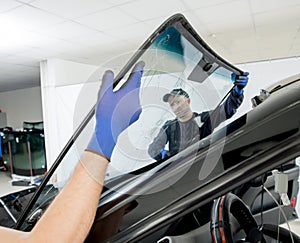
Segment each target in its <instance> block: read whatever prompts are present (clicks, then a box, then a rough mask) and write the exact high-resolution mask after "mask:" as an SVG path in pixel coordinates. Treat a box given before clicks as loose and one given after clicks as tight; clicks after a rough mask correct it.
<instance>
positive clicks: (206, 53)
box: [15, 14, 243, 229]
mask: <svg viewBox="0 0 300 243" xmlns="http://www.w3.org/2000/svg"><path fill="white" fill-rule="evenodd" d="M171 26H173V27H175V28H176V29H177V30H178V31H179V32H180V33H181V34H182V35H183V36H184V37H185V38H186V39H188V40H189V41H190V42H191V43H192V44H193V45H195V46H196V47H197V49H198V50H200V51H201V52H202V53H203V57H204V58H205V60H206V62H207V63H211V64H213V63H215V64H216V65H217V67H224V68H226V69H228V70H230V71H232V72H233V73H235V74H236V75H241V74H243V71H241V70H240V69H238V68H236V67H235V66H233V65H231V64H230V63H229V62H227V61H226V60H225V59H223V58H222V57H220V56H219V55H218V54H216V53H215V52H214V51H213V50H212V49H211V48H210V47H209V46H208V45H207V44H206V43H205V42H204V41H203V40H202V38H201V37H200V36H199V35H198V34H197V32H196V31H195V30H194V28H193V27H192V26H191V24H190V23H189V22H188V21H187V19H186V18H185V17H184V16H183V15H182V14H175V15H173V16H171V17H170V18H169V19H167V20H166V21H165V22H164V23H163V24H162V25H161V26H160V27H158V29H157V30H155V31H154V32H153V34H152V35H151V36H150V37H149V38H148V39H147V40H146V41H145V42H144V43H143V44H142V45H141V47H140V48H139V49H138V50H137V51H136V52H135V54H134V55H133V56H132V57H131V58H130V59H129V60H128V62H127V63H126V64H125V65H124V67H123V68H122V69H121V71H120V72H119V73H118V74H117V75H116V78H115V83H114V86H115V87H116V86H117V85H118V83H119V82H120V81H121V80H122V79H123V77H124V76H125V75H126V74H127V73H128V72H129V70H130V69H131V68H132V66H133V65H134V64H135V63H136V62H137V61H138V60H139V58H140V57H141V56H142V55H143V53H144V52H145V51H146V50H147V49H148V48H149V47H150V46H151V44H152V43H153V42H154V41H155V40H156V39H157V38H158V37H159V35H160V34H161V33H162V32H163V31H165V30H166V29H167V28H169V27H171ZM94 110H95V109H94V107H93V108H92V109H91V110H90V112H89V113H88V114H87V116H86V117H85V119H84V120H83V121H82V123H81V124H80V125H79V126H78V128H77V129H76V131H75V132H74V134H73V135H72V137H71V138H70V139H69V141H68V142H67V144H66V145H65V147H64V148H63V149H62V151H61V152H60V154H59V155H58V157H57V159H56V160H55V162H54V163H53V165H52V167H51V168H50V169H49V171H48V173H47V175H46V176H45V178H44V180H43V181H42V183H41V184H40V185H39V187H38V188H37V190H36V192H35V193H34V195H33V196H32V198H31V200H30V202H29V203H28V205H27V207H26V208H25V210H24V211H23V213H22V215H21V216H20V218H19V220H18V222H17V224H16V226H15V228H16V229H20V228H21V226H22V224H23V223H24V221H25V220H26V218H27V217H28V214H29V212H31V210H32V208H33V206H34V205H35V203H36V201H37V200H38V198H39V196H40V194H41V193H42V191H43V189H44V188H45V186H46V185H47V183H48V181H49V180H50V178H51V177H52V175H53V174H54V172H55V171H56V169H57V168H58V166H59V165H60V163H61V162H62V160H63V158H64V157H65V156H66V154H67V153H68V151H69V150H70V149H71V147H72V146H73V144H74V143H75V141H76V140H77V138H78V137H79V135H80V134H81V132H82V131H83V130H84V128H85V127H86V126H87V124H88V123H89V121H90V120H91V119H92V118H93V116H94Z"/></svg>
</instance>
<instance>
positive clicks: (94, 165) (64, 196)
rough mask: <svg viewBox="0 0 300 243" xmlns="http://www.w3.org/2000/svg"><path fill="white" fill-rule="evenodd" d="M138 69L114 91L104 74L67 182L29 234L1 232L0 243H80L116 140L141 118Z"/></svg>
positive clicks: (139, 66)
mask: <svg viewBox="0 0 300 243" xmlns="http://www.w3.org/2000/svg"><path fill="white" fill-rule="evenodd" d="M143 68H144V63H143V62H139V63H137V65H136V66H135V67H134V68H133V72H132V73H131V75H130V76H129V78H128V80H127V82H126V84H125V85H124V86H123V87H122V88H121V89H119V90H118V91H116V92H113V81H114V75H113V73H112V72H111V71H106V72H105V74H104V76H103V79H102V85H101V89H100V91H99V94H98V101H97V104H96V110H95V112H96V114H95V116H96V126H95V130H94V133H93V135H92V138H91V140H90V142H89V144H88V146H87V148H86V150H85V152H84V153H83V154H82V156H81V158H80V160H79V163H78V165H77V166H76V168H75V170H74V172H73V175H72V176H71V178H70V180H69V182H68V183H67V184H66V186H65V187H64V188H63V190H62V191H61V192H60V193H59V194H58V196H57V197H56V198H55V199H54V201H53V202H52V203H51V204H50V206H49V207H48V209H47V210H46V212H45V213H44V214H43V215H42V217H41V218H40V220H39V221H38V222H37V224H36V225H35V226H34V228H33V229H32V230H31V231H30V232H23V231H18V230H14V229H8V228H4V227H0V238H1V242H2V243H11V242H30V243H32V242H72V243H74V242H84V240H85V239H86V237H87V235H88V233H89V231H90V228H91V226H92V224H93V220H94V217H95V213H96V210H97V206H98V201H99V197H100V193H101V191H102V188H103V182H104V178H105V174H106V169H107V166H108V163H109V161H110V157H111V154H112V151H113V149H114V147H115V144H116V139H117V138H118V136H119V134H120V133H121V132H122V131H123V130H125V129H126V128H127V127H128V126H130V125H131V124H132V123H133V122H135V121H136V120H137V119H138V118H139V115H140V113H141V105H140V99H139V89H140V84H141V77H142V74H143ZM112 120H113V122H112Z"/></svg>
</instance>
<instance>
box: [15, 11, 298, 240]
mask: <svg viewBox="0 0 300 243" xmlns="http://www.w3.org/2000/svg"><path fill="white" fill-rule="evenodd" d="M179 37H180V38H179ZM178 38H179V39H180V40H182V39H183V38H184V39H185V42H184V43H183V44H182V43H181V44H182V45H181V46H180V45H177V44H178ZM173 40H174V43H175V44H174V43H173V44H172V41H173ZM168 41H169V42H171V45H169V44H168ZM185 48H190V49H189V50H187V49H185ZM149 50H150V52H149ZM157 50H159V53H158V51H157ZM190 50H192V51H194V50H196V51H197V52H195V53H194V52H192V51H190ZM165 51H167V52H168V53H165ZM162 52H163V53H162ZM183 52H184V53H185V54H186V53H188V54H189V55H191V56H193V55H194V54H195V55H194V56H196V54H197V55H198V52H199V53H200V54H201V55H198V57H197V58H196V59H192V58H191V59H190V60H187V58H186V59H184V60H183V61H184V65H183V64H182V63H183V62H182V59H181V57H182V56H183V54H182V53H183ZM153 53H154V54H153ZM170 56H172V57H171V58H170ZM191 56H189V58H190V57H191ZM165 57H167V59H166V58H165ZM172 58H173V59H172ZM156 59H159V62H155V63H156V65H152V66H151V67H149V66H148V67H149V68H148V70H147V71H146V72H145V74H144V76H145V78H147V77H148V78H149V77H151V78H153V77H160V76H159V75H165V74H166V73H167V74H168V73H171V74H172V75H173V73H183V72H186V70H187V69H188V67H190V65H192V69H191V70H190V69H189V72H188V75H186V78H187V79H188V80H190V81H192V82H195V83H197V85H198V84H199V85H202V84H203V83H205V82H206V81H207V79H209V78H211V81H220V82H223V81H224V83H226V85H224V88H223V89H222V90H218V92H217V93H218V98H217V99H216V100H213V101H212V102H211V103H209V104H207V107H205V108H208V109H211V108H214V107H216V106H218V105H220V104H221V103H222V102H223V100H224V97H226V96H227V95H228V92H230V90H231V88H232V87H233V84H232V83H231V80H230V77H231V74H232V73H235V74H236V75H241V74H242V73H243V71H241V70H239V69H238V68H236V67H234V66H233V65H231V64H229V63H228V62H226V61H225V60H224V59H222V58H221V57H220V56H218V55H217V54H216V53H215V52H214V51H213V50H211V49H210V48H209V46H208V45H207V44H206V43H205V42H204V41H203V40H202V39H201V38H200V37H199V36H198V34H197V33H196V32H195V31H194V29H193V28H192V26H191V25H190V24H189V23H188V21H187V20H186V19H185V18H184V16H182V15H181V14H177V15H174V16H172V17H171V18H170V19H168V20H167V21H166V22H165V23H164V24H163V25H161V26H160V27H159V28H158V29H157V30H156V31H155V32H154V33H153V34H152V35H151V36H150V37H149V39H148V40H147V41H146V42H145V43H144V44H143V45H142V47H141V48H140V49H139V50H138V52H137V53H135V54H134V55H133V57H132V58H131V59H130V60H129V62H128V63H127V64H126V65H125V66H124V68H123V69H122V70H121V71H120V73H119V74H118V76H117V78H116V79H117V81H120V80H122V79H123V78H124V77H126V75H127V74H128V71H129V70H130V69H131V67H132V66H133V65H134V64H135V63H136V62H137V61H139V60H143V61H145V62H146V65H147V63H148V64H149V63H151V62H152V60H156ZM170 59H171V61H170ZM162 60H164V61H162ZM165 60H167V61H165ZM172 60H175V62H172ZM156 61H157V60H156ZM189 61H190V62H189ZM162 63H165V64H166V63H167V65H166V66H163V65H162ZM183 66H184V67H183ZM154 70H155V71H157V70H158V72H155V73H154ZM174 70H176V71H174ZM216 76H217V77H216ZM164 77H165V76H164ZM180 78H181V79H182V77H181V76H180ZM175 79H177V76H176V78H175ZM149 80H151V79H150V78H149ZM146 81H147V80H146ZM144 83H145V82H144ZM212 83H213V82H212ZM174 85H182V83H178V82H175V84H174ZM210 87H211V86H210ZM210 87H209V88H210ZM154 88H155V87H154ZM168 88H170V87H169V86H167V88H166V89H168ZM209 88H208V89H209ZM192 90H194V89H192ZM197 92H198V91H197ZM197 92H196V93H197ZM199 92H200V91H199ZM268 94H269V96H268V98H267V99H266V98H262V97H256V103H255V104H256V107H254V108H253V109H252V110H251V111H249V112H247V113H246V114H244V115H242V116H240V117H238V118H235V119H233V121H231V122H230V123H229V124H225V125H223V126H220V127H219V128H218V129H216V130H215V131H214V132H213V133H212V134H211V135H210V136H208V137H206V138H204V139H203V140H200V141H199V142H197V143H195V144H193V145H191V146H190V147H188V148H187V149H185V150H183V151H181V152H180V153H178V154H176V155H175V156H173V157H171V158H169V159H167V160H162V161H151V162H150V163H147V164H143V166H138V167H135V168H134V169H132V170H130V171H129V172H127V173H120V174H118V175H116V176H114V177H110V178H108V179H107V180H106V183H105V188H104V191H103V193H102V196H101V198H100V200H99V206H98V210H97V214H96V217H95V220H94V224H93V227H92V229H91V231H90V234H89V236H88V237H87V239H86V242H138V241H140V242H156V241H159V240H160V239H162V238H164V237H166V236H170V237H171V238H170V237H169V238H167V239H165V240H168V241H162V242H170V241H172V237H179V238H180V237H181V238H180V239H183V238H184V236H186V235H187V234H189V233H191V232H195V231H196V233H195V235H196V236H195V237H198V238H194V239H198V242H209V241H210V240H211V235H210V226H209V224H210V221H211V209H212V205H213V201H214V200H215V199H217V198H218V197H220V196H222V195H225V194H227V193H229V192H231V193H234V194H236V195H237V196H238V197H239V198H241V199H242V200H243V202H244V203H245V204H247V205H248V206H249V208H250V211H251V213H252V214H253V215H254V217H255V218H256V219H257V221H258V222H259V223H264V224H266V223H269V224H271V223H274V216H275V215H276V217H277V216H278V213H279V210H283V211H284V212H285V215H286V218H287V219H288V220H292V219H296V218H297V214H296V212H295V209H294V208H293V207H292V206H291V205H290V206H285V207H284V206H278V204H280V197H279V196H278V194H277V193H276V192H275V188H274V186H275V184H276V183H275V181H274V175H273V174H274V170H278V171H280V172H282V173H286V174H288V190H287V195H288V197H289V199H290V200H293V201H294V200H296V196H297V193H298V177H299V169H298V166H297V165H296V163H295V158H297V157H298V156H299V155H300V136H299V127H300V116H299V114H300V77H299V76H296V77H294V78H293V79H292V81H291V80H289V82H287V83H286V84H285V85H282V86H280V87H279V86H278V87H277V88H276V89H273V90H269V91H268ZM200 95H201V97H204V96H205V94H202V93H200ZM207 99H208V100H209V97H207ZM258 103H259V104H258ZM92 116H93V111H91V112H90V114H89V115H88V117H87V118H86V120H85V121H84V122H83V123H82V124H81V126H80V127H79V128H78V130H77V131H76V132H75V134H74V135H73V137H72V139H71V140H70V141H69V142H68V144H67V145H66V147H65V149H64V150H63V151H62V153H61V154H60V155H59V157H58V159H57V161H56V162H55V163H54V165H53V166H52V168H51V169H50V171H49V173H48V175H47V177H46V178H45V179H44V181H43V182H42V183H41V185H40V186H39V188H37V190H36V192H35V194H34V196H33V197H32V199H31V202H30V203H29V205H28V206H27V208H26V210H24V213H23V215H22V216H21V217H20V218H19V220H18V223H17V224H16V227H15V228H17V229H21V230H25V231H26V230H30V229H32V227H33V226H34V224H35V223H36V221H37V220H38V219H39V217H40V216H41V214H42V213H43V212H44V210H45V209H46V208H47V206H48V205H49V204H50V203H51V201H52V200H53V198H54V196H53V194H56V193H58V190H57V186H56V185H55V183H53V182H52V181H51V178H53V176H54V175H55V173H56V172H57V169H59V168H60V166H61V164H62V163H63V160H64V159H65V158H66V157H68V153H70V151H72V146H74V144H75V141H76V140H77V139H80V134H81V133H82V131H83V130H84V128H85V126H86V124H87V123H88V122H89V120H90V118H91V117H92ZM272 171H273V173H272ZM262 186H264V187H265V188H266V189H267V190H268V191H269V192H270V193H271V194H272V195H274V197H275V199H276V200H275V201H274V200H273V199H272V198H271V197H270V196H268V194H267V193H266V192H265V191H264V190H263V189H262ZM50 192H52V193H50ZM53 192H55V193H53ZM49 194H51V197H48V196H47V195H49ZM83 200H88V199H83ZM284 221H285V220H284V217H281V218H280V223H282V222H284ZM197 230H198V231H197ZM193 234H194V233H193ZM173 242H176V240H175V238H173ZM179 242H181V241H179Z"/></svg>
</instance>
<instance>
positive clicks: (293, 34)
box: [0, 0, 300, 207]
mask: <svg viewBox="0 0 300 243" xmlns="http://www.w3.org/2000/svg"><path fill="white" fill-rule="evenodd" d="M175 13H182V14H184V15H185V17H186V18H187V19H188V21H189V22H190V23H191V24H192V26H193V27H194V28H195V29H196V31H197V32H198V34H199V35H200V36H201V37H202V38H203V39H204V40H205V41H206V42H207V43H208V45H209V46H210V47H212V49H214V50H215V51H216V52H217V53H218V54H219V55H221V56H222V57H223V58H224V59H226V60H228V61H229V62H231V63H233V64H235V65H237V66H238V67H240V68H241V69H243V70H246V71H249V72H250V82H249V85H248V87H247V89H246V91H245V96H246V99H245V100H246V101H247V102H244V104H243V106H242V107H241V109H240V110H239V114H241V113H244V112H246V111H247V110H249V109H251V104H250V98H251V97H253V96H254V95H257V94H258V93H259V90H260V89H261V88H265V87H267V86H268V85H270V84H271V83H273V82H276V81H278V80H280V79H282V78H285V77H288V76H291V75H294V74H297V73H299V67H300V58H299V54H300V14H299V13H300V1H299V0H211V1H202V0H165V1H158V0H153V1H148V0H102V1H97V0H80V1H72V0H51V1H50V0H48V1H47V0H2V1H1V3H0V29H1V34H0V36H1V42H0V109H1V110H2V111H4V112H6V113H7V125H9V126H11V127H13V128H14V129H18V128H21V127H22V123H23V121H41V120H43V121H44V125H45V139H46V154H47V163H48V167H49V166H50V165H51V164H52V163H53V161H54V160H55V158H56V157H57V155H58V153H59V152H60V151H61V149H62V147H63V146H64V145H65V143H66V141H67V140H68V139H69V138H70V136H71V135H72V134H73V131H74V129H75V127H76V124H77V122H78V121H80V120H81V119H82V118H83V117H85V115H86V114H87V112H88V111H89V108H90V107H91V106H92V104H93V102H94V101H95V99H96V93H97V90H98V85H99V84H98V83H97V82H91V83H90V93H89V95H88V99H87V108H86V109H84V110H82V113H80V115H82V117H76V121H74V113H75V111H76V109H77V107H76V104H77V99H78V96H79V94H80V92H81V89H82V86H83V85H84V84H85V83H86V81H87V80H88V79H89V78H90V76H91V74H93V73H94V72H95V71H96V72H97V73H98V74H99V77H100V75H102V72H103V71H104V70H105V69H106V68H113V67H107V66H106V64H107V61H108V60H111V59H113V58H116V57H120V59H122V57H121V56H122V55H123V54H126V55H124V56H127V55H128V54H130V53H132V52H133V51H135V50H136V49H137V48H138V47H139V46H140V45H141V44H142V43H143V42H144V41H145V40H146V38H147V37H148V36H149V35H150V34H151V33H152V32H153V31H154V30H155V29H156V28H157V27H158V26H159V25H160V24H161V23H162V22H163V21H164V20H166V19H167V18H168V17H170V16H171V15H172V14H175ZM77 113H78V112H76V114H77ZM70 124H72V126H70ZM298 207H299V206H298Z"/></svg>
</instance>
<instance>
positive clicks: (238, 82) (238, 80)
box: [231, 72, 249, 95]
mask: <svg viewBox="0 0 300 243" xmlns="http://www.w3.org/2000/svg"><path fill="white" fill-rule="evenodd" d="M248 75H249V73H248V72H245V73H243V75H236V74H235V73H233V74H232V75H231V80H232V82H233V83H234V87H233V89H234V91H235V92H236V93H237V94H238V95H240V94H242V93H243V89H244V88H245V87H246V85H247V83H248Z"/></svg>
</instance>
